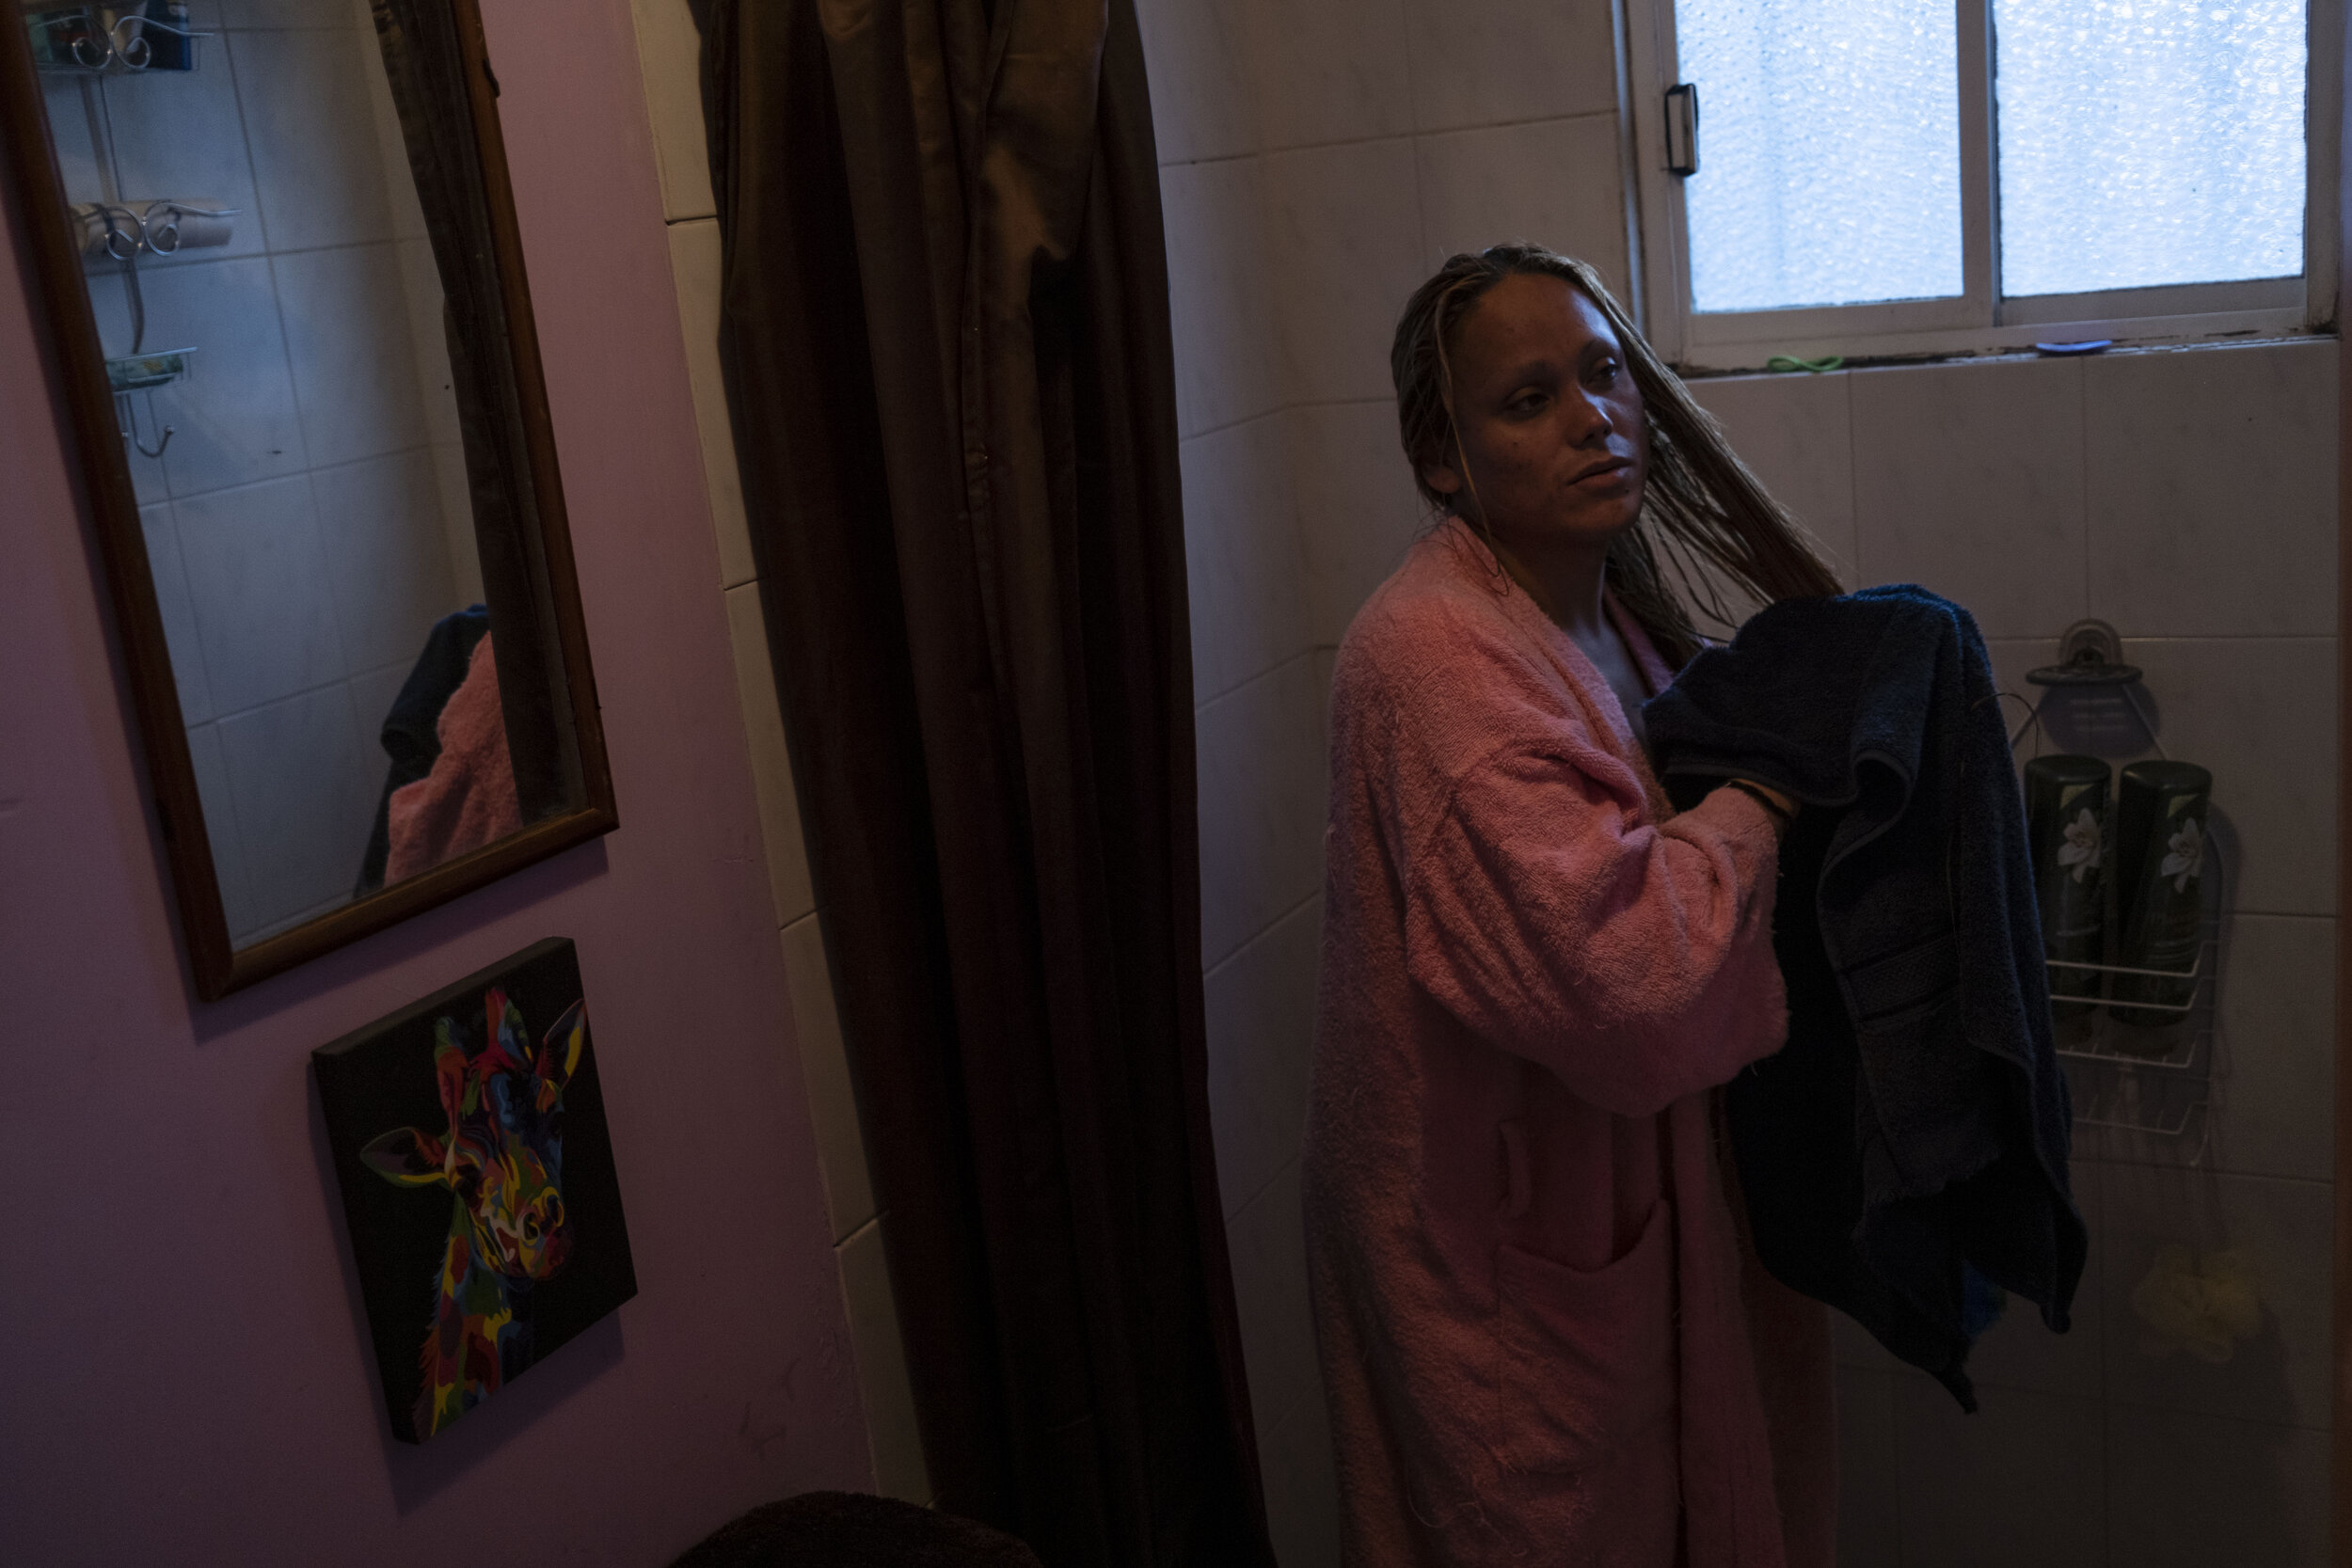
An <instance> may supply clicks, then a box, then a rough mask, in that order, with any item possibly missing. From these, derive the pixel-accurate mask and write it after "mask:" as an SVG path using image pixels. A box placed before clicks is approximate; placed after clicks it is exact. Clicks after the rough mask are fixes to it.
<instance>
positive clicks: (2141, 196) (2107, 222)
mask: <svg viewBox="0 0 2352 1568" xmlns="http://www.w3.org/2000/svg"><path fill="white" fill-rule="evenodd" d="M1993 15H1994V40H1995V43H1994V48H1995V50H1996V51H1997V63H1996V67H1995V75H1994V90H1995V103H1996V105H1997V107H1998V111H1999V115H2000V159H2001V162H2000V167H2001V292H2002V293H2008V294H2053V293H2083V292H2086V291H2089V290H2092V289H2132V288H2146V287H2150V286H2153V285H2155V284H2163V283H2217V282H2222V281H2226V280H2229V279H2233V278H2246V277H2296V276H2299V275H2300V274H2301V273H2302V271H2303V65H2304V60H2303V55H2304V49H2303V4H2302V0H2198V3H2196V4H2186V3H2185V0H1994V8H1993Z"/></svg>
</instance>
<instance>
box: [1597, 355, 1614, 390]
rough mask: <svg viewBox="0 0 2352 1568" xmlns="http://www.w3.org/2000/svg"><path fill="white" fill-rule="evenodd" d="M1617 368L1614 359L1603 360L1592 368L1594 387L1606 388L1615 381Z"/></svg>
mask: <svg viewBox="0 0 2352 1568" xmlns="http://www.w3.org/2000/svg"><path fill="white" fill-rule="evenodd" d="M1617 368H1618V367H1617V362H1616V361H1615V360H1614V359H1604V360H1602V361H1601V362H1600V363H1599V364H1597V365H1595V366H1594V367H1593V376H1592V379H1593V382H1594V385H1596V386H1600V387H1606V386H1608V385H1609V384H1610V383H1611V382H1613V381H1614V380H1616V379H1617Z"/></svg>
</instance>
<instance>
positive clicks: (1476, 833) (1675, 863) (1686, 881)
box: [1404, 750, 1787, 1117]
mask: <svg viewBox="0 0 2352 1568" xmlns="http://www.w3.org/2000/svg"><path fill="white" fill-rule="evenodd" d="M1776 857H1777V847H1776V845H1775V843H1774V837H1773V832H1772V818H1771V816H1769V814H1767V813H1766V811H1765V810H1764V808H1763V807H1762V806H1760V805H1758V804H1757V803H1756V801H1755V800H1752V799H1750V798H1749V797H1748V796H1746V795H1744V794H1742V793H1741V792H1740V791H1738V790H1734V789H1719V790H1717V791H1715V792H1714V793H1713V794H1712V795H1710V796H1708V799H1707V800H1705V801H1703V802H1701V803H1700V804H1699V805H1698V806H1696V807H1695V808H1693V809H1692V810H1691V811H1688V812H1685V813H1683V814H1682V815H1680V816H1676V817H1674V818H1672V819H1671V820H1669V821H1668V822H1666V823H1665V824H1663V825H1662V826H1661V825H1653V824H1651V823H1649V822H1647V821H1645V820H1644V819H1643V818H1642V816H1641V814H1640V813H1639V811H1638V809H1637V808H1634V807H1631V806H1629V804H1628V803H1627V802H1626V801H1625V800H1624V799H1623V798H1622V797H1621V796H1620V795H1618V794H1617V793H1615V792H1613V790H1611V789H1610V788H1608V787H1606V786H1604V785H1603V784H1600V783H1598V782H1597V781H1596V780H1595V779H1594V778H1593V777H1591V776H1590V775H1589V774H1588V773H1586V772H1585V771H1583V770H1582V769H1581V768H1577V767H1576V766H1575V765H1574V764H1573V763H1571V762H1568V761H1567V760H1565V759H1564V758H1562V757H1561V756H1559V755H1557V754H1544V753H1542V752H1535V751H1528V750H1514V751H1510V752H1504V753H1502V754H1501V755H1498V756H1495V757H1492V758H1489V759H1487V760H1486V761H1484V762H1481V763H1480V764H1479V765H1478V766H1477V767H1475V768H1472V769H1470V771H1469V772H1468V773H1467V774H1466V775H1465V776H1464V777H1462V778H1461V779H1460V780H1459V781H1458V782H1457V783H1456V784H1455V787H1454V791H1453V795H1452V799H1451V800H1450V802H1449V804H1448V807H1447V809H1446V811H1445V812H1444V814H1443V815H1442V816H1440V817H1439V818H1438V821H1437V823H1436V825H1435V827H1434V830H1433V831H1432V832H1431V833H1430V835H1429V838H1428V840H1427V842H1426V843H1425V844H1424V845H1422V846H1421V847H1419V848H1418V850H1417V851H1416V852H1415V853H1413V854H1411V855H1410V856H1409V857H1408V858H1407V860H1406V890H1405V892H1406V897H1405V900H1404V905H1405V921H1406V930H1405V942H1406V966H1407V968H1408V970H1409V971H1410V973H1411V975H1412V978H1413V981H1414V983H1415V984H1416V986H1417V987H1418V988H1419V989H1420V990H1422V992H1424V993H1425V994H1426V995H1427V996H1429V997H1430V998H1431V999H1432V1000H1434V1001H1435V1002H1436V1004H1437V1005H1438V1006H1439V1007H1441V1008H1443V1009H1444V1010H1445V1011H1447V1012H1448V1013H1451V1014H1452V1015H1453V1016H1454V1018H1455V1019H1457V1020H1458V1021H1460V1022H1461V1023H1462V1024H1463V1025H1464V1026H1466V1027H1467V1028H1468V1029H1470V1031H1471V1032H1472V1033H1474V1034H1476V1035H1478V1036H1480V1037H1484V1038H1486V1039H1487V1040H1489V1041H1492V1042H1493V1043H1494V1044H1495V1045H1497V1046H1499V1047H1501V1048H1502V1049H1503V1050H1505V1051H1509V1052H1511V1053H1514V1054H1517V1055H1520V1056H1524V1057H1527V1058H1529V1059H1530V1060H1533V1061H1535V1062H1539V1063H1541V1064H1542V1065H1544V1066H1545V1067H1548V1068H1549V1069H1551V1070H1552V1072H1553V1073H1554V1074H1555V1075H1557V1076H1558V1078H1559V1079H1560V1081H1561V1082H1562V1083H1563V1084H1565V1085H1566V1086H1567V1087H1568V1089H1569V1090H1570V1091H1571V1092H1573V1093H1574V1094H1576V1095H1577V1096H1578V1097H1579V1098H1581V1099H1582V1100H1584V1101H1587V1102H1588V1103H1591V1104H1593V1105H1597V1106H1598V1107H1600V1108H1601V1109H1603V1110H1606V1111H1609V1112H1612V1113H1613V1114H1615V1115H1618V1116H1625V1117H1644V1116H1650V1115H1654V1114H1655V1113H1657V1112H1659V1111H1661V1110H1663V1109H1665V1108H1666V1107H1667V1106H1668V1105H1670V1104H1672V1103H1673V1102H1674V1101H1677V1100H1679V1099H1681V1098H1682V1097H1683V1096H1685V1095H1689V1094H1692V1093H1696V1092H1698V1091H1699V1090H1702V1089H1706V1088H1709V1087H1712V1086H1713V1085H1718V1084H1723V1083H1725V1082H1727V1081H1729V1080H1730V1079H1731V1077H1732V1076H1733V1075H1734V1074H1735V1073H1737V1072H1738V1071H1739V1069H1740V1068H1742V1067H1744V1066H1746V1065H1747V1064H1748V1063H1749V1062H1752V1061H1755V1060H1756V1059H1757V1058H1759V1057H1762V1056H1766V1055H1769V1054H1771V1053H1772V1052H1773V1051H1775V1050H1777V1049H1778V1048H1779V1046H1780V1043H1781V1040H1782V1038H1783V1036H1784V1034H1785V1032H1786V1027H1787V1006H1786V1000H1785V994H1784V992H1783V990H1782V989H1781V981H1780V971H1779V966H1778V964H1777V962H1776V961H1775V959H1774V958H1773V954H1772V885H1773V874H1774V869H1775V865H1776Z"/></svg>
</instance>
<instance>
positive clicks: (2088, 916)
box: [2026, 755, 2110, 1018]
mask: <svg viewBox="0 0 2352 1568" xmlns="http://www.w3.org/2000/svg"><path fill="white" fill-rule="evenodd" d="M2109 779H2110V775H2109V773H2108V770H2107V765H2106V763H2105V762H2103V761H2101V760H2100V759H2099V758H2097V757H2082V756H2065V755H2060V756H2049V757H2036V758H2034V759H2033V760H2032V761H2031V762H2028V763H2027V764H2026V837H2027V840H2028V841H2029V843H2030V845H2031V848H2032V855H2033V877H2034V893H2035V895H2036V896H2037V898H2038V899H2039V901H2040V903H2041V906H2042V953H2043V955H2044V956H2046V957H2048V958H2053V959H2055V960H2057V962H2058V967H2056V968H2053V969H2052V970H2051V971H2050V996H2051V1006H2050V1012H2051V1014H2052V1016H2054V1017H2057V1018H2079V1017H2082V1016H2083V1015H2084V1014H2086V1013H2088V1012H2090V1002H2092V1001H2096V1000H2097V999H2098V997H2099V993H2100V991H2099V982H2100V978H2101V977H2100V975H2099V974H2097V972H2095V971H2092V970H2084V969H2069V968H2067V967H2065V966H2066V965H2068V964H2095V963H2097V962H2099V961H2100V950H2101V948H2102V946H2103V945H2104V942H2105V939H2106V902H2107V900H2106V882H2107V879H2106V870H2107V860H2108V856H2107V853H2106V847H2107V790H2108V784H2109ZM2067 997H2083V998H2088V999H2089V1000H2088V1001H2079V1002H2068V1001H2065V1000H2063V999H2064V998H2067Z"/></svg>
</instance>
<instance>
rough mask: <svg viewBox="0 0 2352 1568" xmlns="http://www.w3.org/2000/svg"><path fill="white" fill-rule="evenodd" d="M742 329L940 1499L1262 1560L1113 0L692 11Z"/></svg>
mask: <svg viewBox="0 0 2352 1568" xmlns="http://www.w3.org/2000/svg"><path fill="white" fill-rule="evenodd" d="M706 64H707V72H708V74H707V84H706V85H707V89H708V98H709V107H710V111H711V154H712V162H713V169H714V175H715V177H716V184H717V187H718V190H719V192H720V198H719V201H720V220H721V224H722V228H723V233H724V237H725V262H724V267H725V282H724V289H725V312H724V326H723V343H724V348H725V352H726V358H727V365H728V373H729V377H730V390H731V393H732V398H733V405H734V411H735V419H736V421H737V446H738V451H739V454H740V457H741V462H742V467H743V478H744V483H745V489H746V494H747V497H748V499H749V500H750V503H751V511H752V531H753V538H754V543H755V547H756V548H757V550H758V552H759V556H760V567H761V580H762V582H763V584H764V585H765V587H764V592H765V593H766V594H767V610H768V615H769V625H770V628H771V637H772V640H773V645H774V648H775V657H776V666H777V670H776V673H777V679H778V686H779V689H780V690H781V692H782V693H783V698H784V705H785V709H786V719H787V723H788V724H789V726H790V730H791V734H792V737H793V741H794V749H795V753H796V764H797V768H798V770H799V784H800V790H801V805H802V810H803V819H804V821H805V824H806V827H807V832H808V841H809V850H810V856H811V859H812V861H813V863H814V866H815V871H816V877H817V884H818V898H819V900H820V902H821V905H822V907H823V910H824V914H825V922H826V929H827V934H828V937H829V939H830V942H831V950H832V958H833V962H834V970H835V988H836V994H837V997H838V1000H839V1005H840V1007H841V1013H842V1022H843V1025H844V1028H845V1031H846V1033H847V1035H848V1037H849V1039H850V1051H851V1055H852V1065H853V1068H854V1070H855V1072H856V1075H857V1081H858V1089H859V1098H860V1101H861V1103H862V1106H863V1114H864V1117H865V1120H866V1144H867V1149H868V1152H869V1156H870V1158H871V1160H872V1162H873V1164H874V1167H875V1177H876V1180H877V1181H878V1183H879V1185H880V1190H881V1197H882V1207H883V1212H884V1220H883V1227H884V1235H885V1239H886V1241H887V1243H888V1247H889V1257H890V1266H891V1275H892V1280H893V1284H894V1287H895V1292H896V1295H897V1300H898V1315H899V1321H900V1325H901V1329H902V1332H903V1334H904V1337H905V1340H906V1347H907V1354H908V1360H909V1365H910V1370H911V1372H912V1374H913V1379H914V1393H915V1402H916V1407H917V1413H918V1416H919V1418H920V1419H921V1423H922V1429H923V1438H924V1448H925V1452H926V1456H927V1458H928V1460H929V1463H930V1478H931V1482H932V1485H933V1487H934V1488H935V1490H936V1492H937V1495H938V1502H939V1506H941V1507H942V1508H945V1509H948V1510H951V1511H953V1512H956V1513H964V1514H968V1515H971V1516H974V1517H977V1518H980V1519H983V1520H986V1521H988V1522H990V1523H992V1524H995V1525H998V1526H1001V1527H1003V1528H1007V1529H1009V1530H1011V1531H1013V1532H1014V1533H1016V1534H1018V1535H1020V1536H1021V1537H1023V1538H1024V1539H1025V1540H1026V1541H1028V1542H1029V1543H1030V1544H1032V1545H1033V1546H1035V1547H1036V1548H1037V1550H1038V1552H1039V1554H1040V1555H1041V1557H1042V1558H1043V1560H1045V1562H1046V1563H1047V1564H1049V1565H1050V1568H1074V1565H1078V1564H1102V1565H1104V1568H1111V1565H1117V1568H1130V1565H1133V1568H1146V1565H1158V1564H1177V1563H1185V1564H1201V1565H1204V1568H1206V1565H1211V1564H1214V1565H1216V1568H1249V1565H1255V1564H1270V1563H1271V1562H1272V1554H1271V1551H1270V1549H1269V1547H1268V1545H1267V1542H1266V1535H1265V1525H1264V1509H1263V1502H1262V1500H1261V1497H1260V1492H1259V1484H1258V1477H1257V1459H1256V1451H1255V1444H1254V1441H1253V1438H1252V1435H1251V1426H1250V1418H1249V1407H1248V1391H1247V1388H1246V1386H1245V1385H1244V1382H1243V1378H1242V1364H1241V1354H1240V1347H1239V1335H1238V1330H1237V1327H1236V1323H1235V1318H1234V1312H1233V1305H1232V1285H1231V1282H1230V1276H1229V1274H1228V1270H1227V1262H1226V1253H1225V1236H1224V1227H1223V1223H1222V1219H1221V1214H1220V1210H1219V1207H1218V1203H1217V1188H1216V1170H1215V1166H1214V1164H1213V1160H1212V1155H1211V1152H1210V1142H1209V1128H1208V1108H1207V1098H1206V1074H1205V1067H1204V1055H1205V1053H1204V1049H1203V1044H1202V1025H1201V1004H1200V894H1199V884H1198V872H1197V858H1196V828H1195V823H1194V776H1193V749H1192V683H1191V657H1190V651H1189V646H1188V641H1187V633H1186V612H1185V602H1184V531H1183V518H1182V512H1181V507H1180V499H1179V494H1178V487H1177V467H1176V420H1175V413H1174V391H1173V375H1172V369H1171V352H1170V347H1169V341H1168V280H1167V264H1166V259H1165V253H1164V250H1163V245H1162V236H1161V230H1160V212H1159V189H1158V180H1157V171H1156V167H1155V158H1154V154H1153V150H1152V130H1151V120H1150V113H1149V105H1148V102H1147V99H1146V95H1145V88H1144V74H1143V58H1142V51H1141V46H1140V44H1139V42H1138V40H1137V37H1136V20H1135V14H1134V10H1133V6H1132V0H1109V3H1108V6H1107V8H1105V5H1104V0H993V5H992V4H990V3H988V0H714V3H713V5H712V8H711V10H710V13H709V16H708V20H707V26H706Z"/></svg>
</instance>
